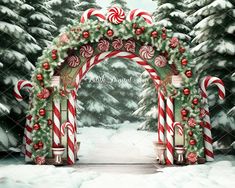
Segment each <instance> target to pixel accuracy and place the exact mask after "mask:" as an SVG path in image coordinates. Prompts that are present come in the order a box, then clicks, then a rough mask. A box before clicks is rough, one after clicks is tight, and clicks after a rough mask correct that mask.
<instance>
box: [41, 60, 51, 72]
mask: <svg viewBox="0 0 235 188" xmlns="http://www.w3.org/2000/svg"><path fill="white" fill-rule="evenodd" d="M42 67H43V68H44V69H45V70H48V69H50V64H49V63H48V62H45V63H43V64H42Z"/></svg>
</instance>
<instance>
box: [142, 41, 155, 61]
mask: <svg viewBox="0 0 235 188" xmlns="http://www.w3.org/2000/svg"><path fill="white" fill-rule="evenodd" d="M140 56H141V57H142V58H143V59H145V60H149V59H152V58H153V56H154V49H153V47H152V46H147V45H145V46H142V47H141V48H140Z"/></svg>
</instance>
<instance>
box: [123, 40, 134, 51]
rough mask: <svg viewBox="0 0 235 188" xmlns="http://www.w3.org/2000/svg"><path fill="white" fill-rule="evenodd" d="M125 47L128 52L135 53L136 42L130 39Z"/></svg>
mask: <svg viewBox="0 0 235 188" xmlns="http://www.w3.org/2000/svg"><path fill="white" fill-rule="evenodd" d="M124 47H125V49H126V51H127V52H132V53H135V42H134V41H133V40H128V41H127V42H126V44H125V46H124Z"/></svg>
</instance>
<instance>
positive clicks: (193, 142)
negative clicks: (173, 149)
mask: <svg viewBox="0 0 235 188" xmlns="http://www.w3.org/2000/svg"><path fill="white" fill-rule="evenodd" d="M196 143H197V142H196V140H194V139H191V140H189V144H190V145H191V146H195V145H196Z"/></svg>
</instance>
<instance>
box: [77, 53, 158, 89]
mask: <svg viewBox="0 0 235 188" xmlns="http://www.w3.org/2000/svg"><path fill="white" fill-rule="evenodd" d="M111 57H117V58H124V59H129V60H131V61H135V62H136V63H138V64H139V65H140V66H142V67H143V68H144V69H145V70H146V71H147V72H148V73H149V75H150V77H151V78H152V80H153V83H154V84H155V85H156V86H159V85H160V81H161V80H160V77H159V76H158V75H157V72H156V71H155V69H154V68H153V67H152V66H151V65H149V64H148V63H147V62H146V61H144V60H143V59H141V58H140V57H139V56H137V55H134V54H132V53H130V52H124V51H109V52H103V53H100V54H98V55H96V56H93V57H92V58H91V59H89V60H87V62H86V63H85V64H84V65H83V66H82V67H81V68H80V69H79V72H78V75H77V77H76V87H77V89H78V86H79V83H80V82H81V80H82V78H83V77H84V76H85V75H86V73H87V72H88V71H89V70H90V69H91V68H92V67H93V66H95V65H96V64H98V63H100V62H102V61H104V60H105V59H108V58H111Z"/></svg>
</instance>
